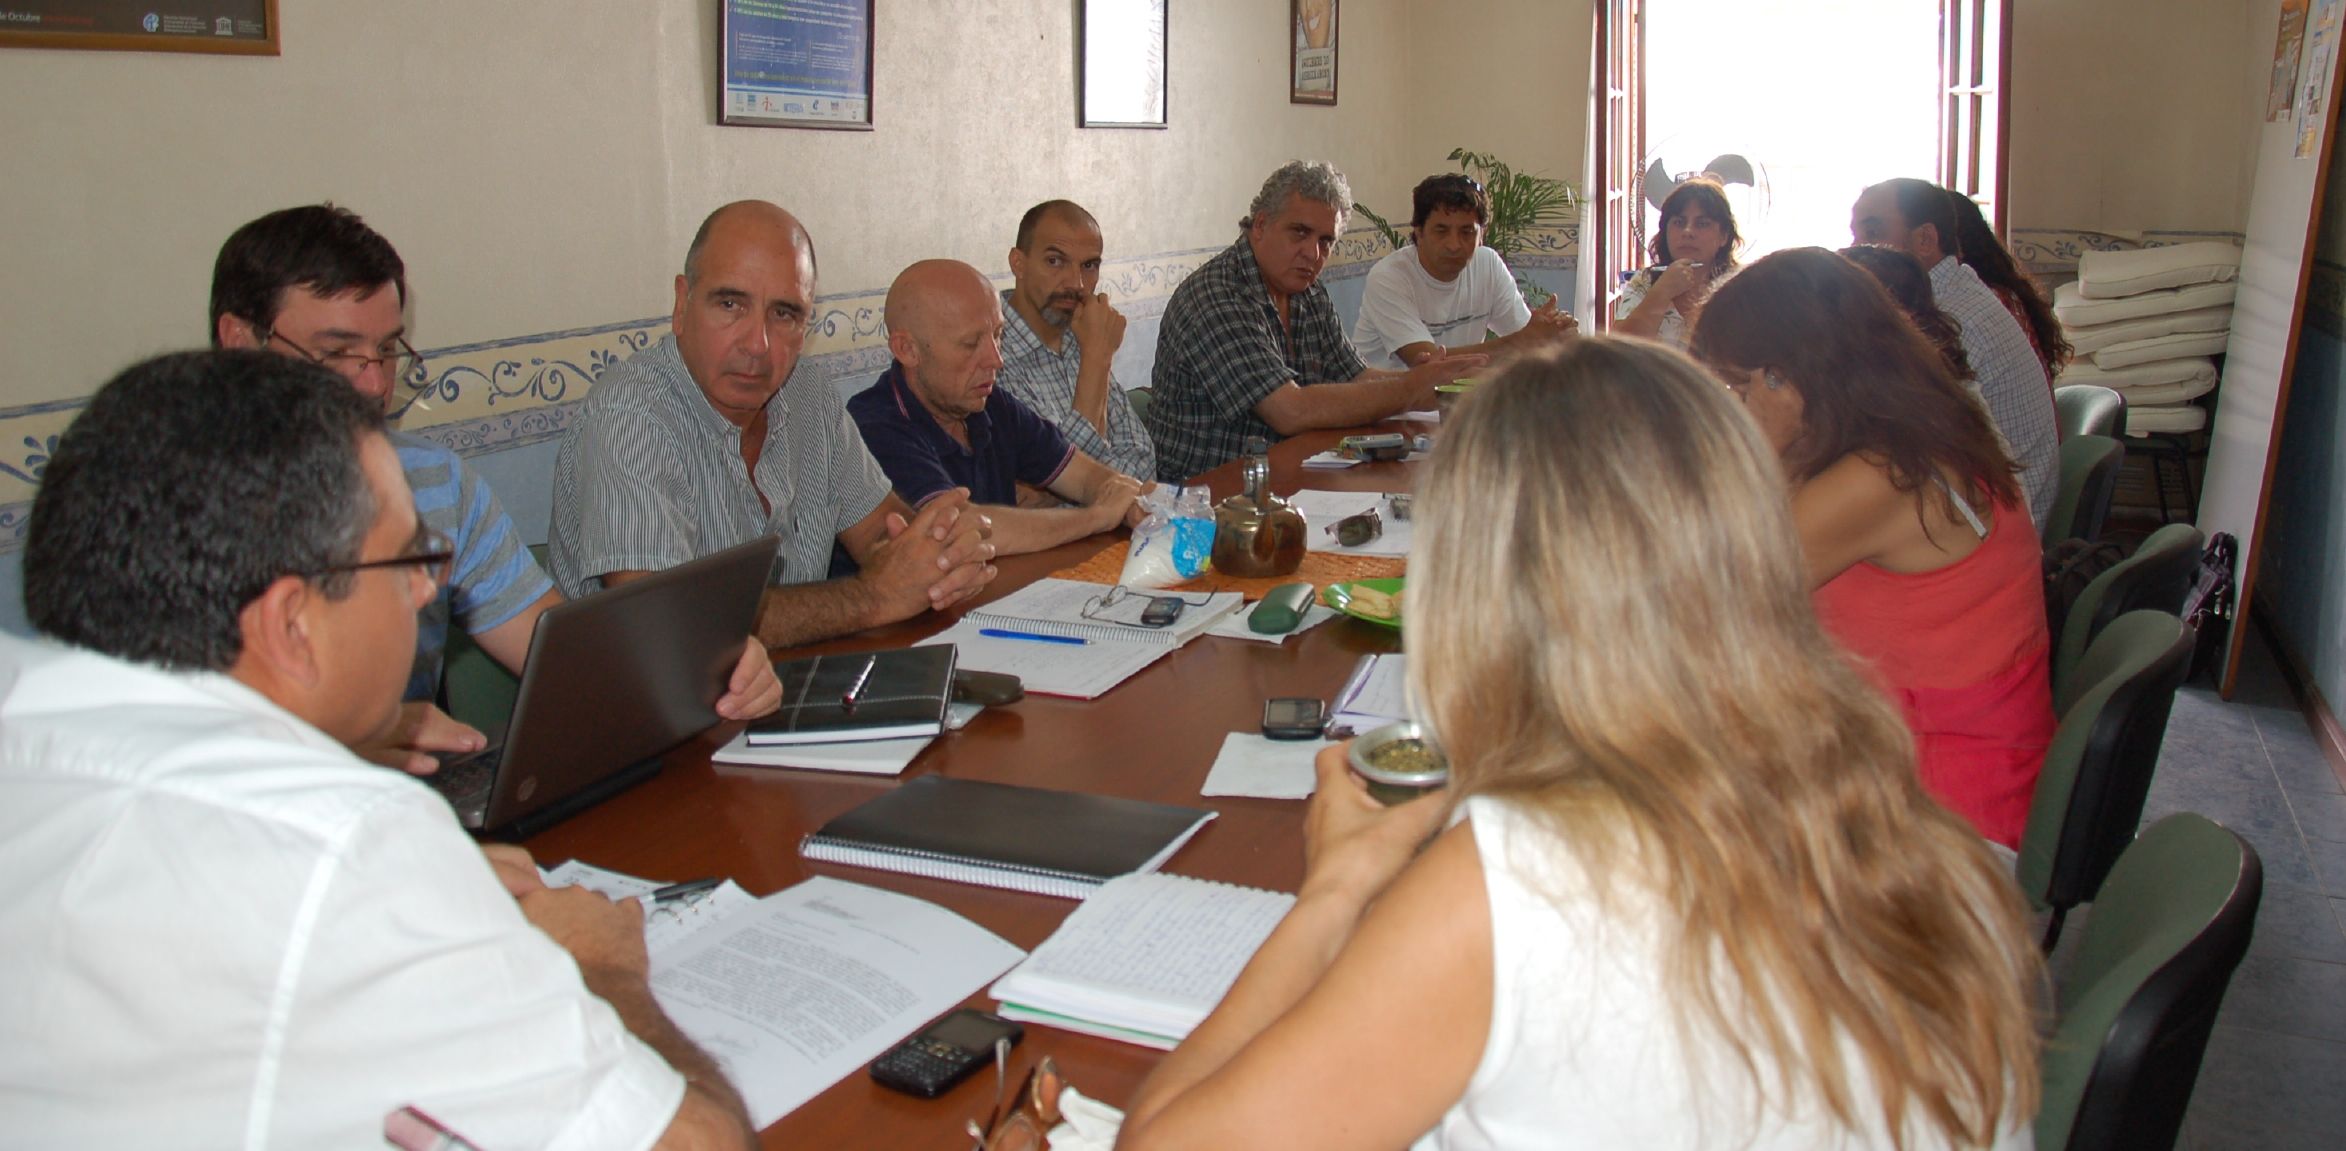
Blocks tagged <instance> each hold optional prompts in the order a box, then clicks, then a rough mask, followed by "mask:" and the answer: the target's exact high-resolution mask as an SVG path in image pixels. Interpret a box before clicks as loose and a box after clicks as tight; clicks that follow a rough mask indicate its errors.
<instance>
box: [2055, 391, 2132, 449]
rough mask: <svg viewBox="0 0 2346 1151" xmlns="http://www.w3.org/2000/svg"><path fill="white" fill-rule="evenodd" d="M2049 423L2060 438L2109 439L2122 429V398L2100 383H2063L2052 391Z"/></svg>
mask: <svg viewBox="0 0 2346 1151" xmlns="http://www.w3.org/2000/svg"><path fill="white" fill-rule="evenodd" d="M2053 423H2054V426H2056V427H2058V428H2060V429H2061V438H2062V439H2064V440H2066V439H2069V438H2071V437H2073V436H2109V437H2112V438H2116V437H2117V435H2118V433H2120V432H2123V431H2125V430H2126V397H2125V396H2123V395H2120V394H2119V393H2118V390H2117V389H2115V388H2105V387H2103V386H2101V385H2100V384H2063V385H2061V386H2060V387H2057V388H2054V389H2053Z"/></svg>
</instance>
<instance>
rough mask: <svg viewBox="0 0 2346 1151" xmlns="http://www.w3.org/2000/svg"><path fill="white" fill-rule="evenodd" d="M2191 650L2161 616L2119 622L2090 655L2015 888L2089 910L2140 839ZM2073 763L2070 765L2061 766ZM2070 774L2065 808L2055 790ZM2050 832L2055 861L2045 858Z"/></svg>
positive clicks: (2061, 703)
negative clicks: (2137, 833)
mask: <svg viewBox="0 0 2346 1151" xmlns="http://www.w3.org/2000/svg"><path fill="white" fill-rule="evenodd" d="M2191 641H2192V634H2191V629H2189V628H2187V627H2185V626H2183V621H2181V620H2179V619H2176V618H2175V617H2174V616H2171V615H2168V614H2166V613H2164V612H2154V611H2142V612H2134V613H2131V614H2129V615H2126V616H2122V617H2120V618H2119V619H2118V620H2117V621H2116V622H2114V623H2112V624H2111V625H2110V626H2109V628H2107V629H2106V630H2104V631H2103V632H2102V635H2101V637H2100V638H2098V639H2096V640H2095V641H2094V644H2093V646H2092V647H2090V648H2088V649H2087V650H2086V655H2085V658H2084V659H2083V660H2082V661H2080V662H2079V664H2078V666H2077V670H2076V672H2075V673H2074V674H2073V675H2072V676H2071V678H2072V679H2073V680H2074V681H2075V682H2074V684H2073V685H2071V686H2072V687H2073V689H2074V690H2071V691H2065V692H2060V693H2056V696H2055V699H2054V701H2053V703H2054V706H2055V708H2056V709H2057V710H2059V712H2060V713H2061V721H2062V723H2061V728H2062V730H2061V731H2060V732H2059V733H2058V734H2056V735H2055V737H2054V740H2053V748H2052V750H2051V751H2049V752H2048V753H2047V755H2046V763H2045V775H2044V777H2042V778H2040V779H2039V780H2038V784H2037V794H2038V800H2037V804H2038V806H2032V807H2031V808H2030V810H2029V827H2028V831H2027V833H2026V834H2025V835H2024V836H2023V838H2022V840H2021V845H2020V851H2021V860H2020V862H2019V865H2018V878H2019V879H2020V883H2021V886H2022V888H2023V889H2025V890H2028V891H2029V893H2030V895H2031V897H2032V898H2035V899H2040V900H2041V901H2042V902H2043V903H2044V904H2045V905H2047V906H2050V907H2053V908H2056V909H2064V910H2065V909H2067V908H2071V907H2075V906H2076V905H2078V904H2080V903H2084V902H2088V901H2090V900H2092V899H2093V898H2094V893H2095V892H2097V891H2100V890H2101V886H2102V880H2103V879H2104V878H2105V877H2107V876H2108V875H2109V873H2110V868H2111V866H2112V865H2113V864H2115V863H2116V862H2117V860H2118V856H2119V853H2121V852H2123V851H2124V850H2125V849H2126V845H2127V844H2128V843H2129V842H2131V841H2132V840H2133V839H2134V829H2135V827H2136V826H2137V825H2138V824H2140V823H2141V822H2142V806H2143V801H2144V800H2145V799H2146V798H2148V797H2149V795H2150V784H2151V776H2152V774H2153V773H2154V772H2155V771H2156V770H2157V768H2158V763H2159V749H2160V748H2161V747H2162V746H2163V745H2164V744H2165V742H2166V737H2167V717H2168V713H2169V712H2170V711H2171V710H2172V709H2173V708H2174V705H2175V689H2176V688H2177V687H2180V686H2182V683H2183V676H2184V673H2185V672H2186V671H2188V670H2189V668H2190V656H2191ZM2080 724H2083V725H2085V726H2084V731H2083V735H2082V739H2083V743H2082V745H2080V744H2079V743H2078V740H2079V738H2080V735H2079V732H2078V731H2077V728H2078V725H2080ZM2072 749H2075V750H2074V751H2073V750H2072ZM2071 755H2074V761H2073V762H2069V763H2063V762H2060V757H2066V756H2071ZM2063 771H2066V772H2067V773H2068V776H2069V778H2068V779H2067V781H2066V782H2067V785H2068V795H2067V797H2066V799H2065V800H2064V799H2063V798H2062V797H2061V796H2059V795H2058V794H2057V793H2056V791H2055V789H2054V786H2053V785H2055V784H2057V783H2059V782H2061V781H2060V779H2059V777H2058V775H2057V774H2056V773H2058V772H2063ZM2039 807H2042V808H2043V810H2041V811H2040V810H2039ZM2049 818H2057V819H2058V825H2057V829H2048V828H2046V827H2045V826H2044V821H2045V820H2046V819H2049ZM2048 830H2051V831H2052V835H2051V837H2050V842H2051V847H2050V855H2049V858H2048V857H2044V856H2042V855H2040V853H2042V852H2044V851H2045V850H2046V849H2045V846H2044V844H2045V842H2046V836H2045V832H2046V831H2048Z"/></svg>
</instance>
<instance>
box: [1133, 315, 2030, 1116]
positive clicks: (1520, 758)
mask: <svg viewBox="0 0 2346 1151" xmlns="http://www.w3.org/2000/svg"><path fill="white" fill-rule="evenodd" d="M1454 414H1455V419H1454V420H1453V421H1446V423H1445V428H1444V432H1443V438H1442V443H1441V446H1440V448H1439V449H1437V451H1436V453H1435V457H1434V459H1433V461H1432V463H1431V464H1430V465H1429V466H1428V470H1427V475H1426V476H1425V479H1424V481H1423V482H1422V484H1421V485H1420V487H1419V492H1420V496H1419V507H1420V509H1421V510H1420V512H1419V515H1420V516H1421V517H1422V518H1421V520H1420V522H1419V525H1418V529H1417V530H1418V531H1419V532H1420V533H1422V535H1421V537H1420V541H1419V542H1420V545H1421V546H1420V547H1419V548H1418V549H1417V553H1416V554H1417V556H1418V559H1417V560H1415V561H1414V562H1413V564H1412V571H1411V573H1410V589H1409V600H1410V633H1409V645H1410V678H1411V689H1412V691H1413V692H1414V694H1415V698H1416V700H1417V701H1418V703H1419V705H1420V707H1421V709H1422V712H1423V718H1424V720H1425V721H1426V722H1427V723H1429V724H1430V725H1431V726H1432V729H1433V731H1434V732H1435V733H1436V735H1437V737H1438V738H1439V739H1440V741H1441V743H1442V745H1443V746H1444V748H1445V749H1446V750H1447V751H1448V753H1449V756H1450V760H1451V763H1452V772H1453V778H1452V788H1453V793H1452V794H1450V795H1447V796H1439V797H1433V798H1428V799H1421V800H1419V801H1417V802H1415V803H1412V804H1408V805H1405V806H1402V807H1397V808H1390V809H1387V808H1381V807H1379V806H1378V805H1377V804H1376V803H1375V802H1374V801H1373V800H1371V799H1370V798H1369V797H1368V795H1367V793H1366V791H1365V790H1364V789H1363V788H1362V787H1361V785H1360V784H1359V783H1358V781H1357V780H1355V779H1354V778H1353V777H1352V776H1350V775H1349V774H1348V773H1347V772H1346V771H1345V770H1344V767H1343V754H1342V751H1341V750H1340V749H1332V750H1330V751H1328V752H1326V753H1324V754H1322V755H1321V757H1320V762H1319V782H1320V789H1319V794H1318V795H1316V796H1315V797H1314V798H1313V800H1312V804H1311V808H1310V811H1309V816H1308V819H1307V823H1306V857H1307V858H1306V868H1305V877H1304V882H1303V886H1302V890H1301V892H1300V893H1299V895H1298V896H1297V899H1296V903H1295V907H1294V909H1293V910H1292V911H1291V912H1290V913H1289V914H1288V916H1287V918H1286V919H1285V920H1284V921H1283V922H1282V923H1281V924H1280V925H1279V927H1278V929H1277V930H1276V931H1274V932H1273V933H1272V935H1271V937H1270V939H1269V940H1268V941H1266V942H1265V944H1264V945H1263V947H1262V949H1261V951H1259V952H1258V953H1257V954H1256V955H1255V957H1254V960H1253V962H1252V963H1251V964H1249V965H1248V967H1247V969H1246V971H1245V973H1244V974H1243V975H1242V976H1241V977H1240V978H1239V980H1238V983H1237V985H1236V986H1234V987H1233V988H1232V989H1231V992H1230V994H1229V996H1228V997H1226V998H1225V999H1224V1000H1223V1002H1222V1004H1221V1006H1220V1008H1219V1009H1218V1010H1216V1011H1215V1013H1214V1014H1213V1015H1212V1016H1211V1017H1210V1018H1208V1019H1207V1020H1206V1022H1205V1023H1204V1024H1203V1025H1202V1026H1201V1027H1199V1028H1198V1030H1197V1031H1196V1032H1195V1033H1194V1034H1192V1035H1191V1036H1190V1037H1189V1039H1188V1041H1187V1042H1185V1043H1183V1044H1182V1045H1181V1047H1180V1048H1179V1049H1178V1050H1176V1051H1175V1052H1174V1053H1173V1054H1172V1055H1170V1056H1168V1057H1167V1058H1166V1060H1165V1062H1164V1063H1163V1064H1162V1065H1161V1066H1160V1067H1159V1068H1158V1069H1157V1071H1156V1073H1155V1074H1154V1075H1153V1076H1151V1077H1150V1079H1149V1080H1148V1082H1147V1083H1145V1084H1144V1085H1143V1086H1142V1088H1141V1090H1140V1092H1139V1094H1138V1096H1137V1097H1136V1098H1135V1099H1134V1100H1133V1104H1132V1109H1131V1112H1130V1115H1129V1117H1128V1118H1127V1120H1126V1123H1125V1126H1124V1131H1123V1137H1122V1140H1121V1141H1120V1143H1119V1146H1120V1147H1126V1148H1158V1147H1214V1148H1222V1147H1280V1148H1295V1147H1361V1148H1372V1147H1373V1148H1391V1147H1397V1146H1401V1145H1404V1144H1407V1143H1408V1142H1409V1141H1411V1140H1412V1139H1421V1137H1422V1139H1421V1144H1420V1145H1421V1146H1429V1147H1446V1148H1481V1147H1541V1148H1551V1147H1619V1148H1640V1149H1643V1148H1669V1147H1696V1146H1701V1147H1736V1148H1754V1149H1760V1151H1766V1149H1775V1148H1803V1149H1807V1148H1818V1147H1853V1148H1873V1147H1884V1148H1889V1147H1895V1148H1954V1147H1964V1148H1977V1147H1994V1148H2007V1149H2008V1148H2024V1147H2027V1146H2029V1135H2028V1129H2027V1122H2028V1120H2029V1118H2030V1116H2031V1115H2032V1114H2033V1113H2034V1111H2035V1108H2036V1077H2037V1069H2036V1038H2035V1031H2034V1028H2033V1024H2032V1016H2031V1012H2030V1008H2029V1002H2030V999H2029V997H2030V995H2031V994H2032V992H2033V989H2034V987H2035V986H2036V984H2037V981H2038V979H2039V969H2038V965H2037V958H2036V950H2035V948H2034V947H2033V946H2032V945H2031V944H2030V942H2029V940H2028V938H2027V935H2026V931H2025V928H2024V925H2023V921H2022V912H2021V908H2020V905H2019V901H2018V897H2017V895H2016V894H2015V892H2014V890H2013V888H2012V885H2011V881H2010V879H2009V878H2008V877H2007V876H2006V875H2005V874H2004V873H2003V872H2002V871H2001V869H2000V868H1999V867H1998V865H1997V863H1996V862H1995V860H1994V859H1993V858H1992V857H1991V856H1990V854H1989V853H1988V850H1987V848H1986V846H1985V845H1984V844H1983V843H1982V842H1981V841H1980V839H1979V838H1978V837H1977V836H1976V835H1974V834H1973V833H1972V832H1971V830H1970V829H1969V828H1968V827H1966V826H1964V824H1963V823H1962V821H1961V820H1959V819H1957V818H1955V817H1954V816H1952V815H1950V814H1948V813H1947V812H1946V811H1945V810H1943V809H1942V808H1940V807H1939V806H1938V805H1937V804H1935V803H1933V802H1931V801H1930V799H1929V798H1928V797H1926V796H1925V795H1924V794H1923V792H1922V790H1921V788H1920V787H1918V786H1917V784H1916V782H1915V773H1914V747H1913V742H1912V740H1911V738H1910V737H1909V736H1908V735H1907V733H1906V729H1905V726H1904V724H1902V723H1901V722H1900V720H1899V715H1898V712H1897V711H1896V710H1895V709H1894V708H1892V707H1891V706H1890V704H1889V702H1888V701H1887V700H1885V699H1883V698H1882V697H1881V696H1880V695H1879V694H1877V693H1876V692H1874V691H1873V690H1871V689H1870V688H1868V687H1867V686H1866V684H1865V682H1864V681H1863V680H1862V679H1861V678H1860V677H1859V676H1858V675H1857V673H1856V672H1854V671H1853V670H1852V669H1851V668H1850V667H1849V666H1848V665H1847V664H1846V663H1845V662H1844V661H1843V659H1842V657H1840V656H1839V655H1838V654H1836V652H1835V650H1834V648H1833V646H1832V644H1831V643H1830V641H1828V640H1827V639H1826V638H1825V636H1824V634H1823V633H1822V632H1821V631H1820V630H1819V629H1818V627H1817V623H1816V620H1815V618H1814V616H1813V615H1812V614H1811V612H1810V610H1809V605H1808V581H1807V577H1806V574H1805V572H1804V570H1803V568H1802V566H1801V559H1800V554H1799V551H1798V549H1797V547H1796V546H1795V542H1794V541H1795V539H1796V537H1795V536H1794V534H1793V531H1792V526H1791V521H1790V518H1789V515H1788V512H1787V509H1786V503H1785V498H1784V495H1783V490H1784V485H1783V480H1782V477H1781V474H1780V473H1779V472H1778V471H1777V468H1776V464H1775V460H1774V454H1773V453H1772V452H1771V451H1770V450H1769V448H1768V445H1767V444H1766V442H1765V441H1763V440H1762V439H1761V438H1760V436H1759V434H1758V432H1757V430H1756V429H1755V428H1754V427H1753V425H1752V423H1751V421H1750V420H1749V419H1748V418H1746V417H1745V415H1744V414H1743V413H1742V412H1740V411H1737V410H1736V405H1735V401H1734V399H1733V397H1732V396H1731V395H1729V393H1728V392H1727V391H1726V389H1724V388H1722V387H1720V386H1719V384H1718V383H1717V382H1716V381H1715V380H1713V379H1711V378H1710V377H1709V376H1707V375H1705V374H1704V373H1703V372H1702V371H1701V370H1700V369H1698V368H1696V367H1695V366H1694V365H1693V364H1692V363H1691V362H1689V361H1687V360H1686V359H1684V358H1683V357H1682V356H1680V355H1678V354H1677V353H1675V352H1671V351H1668V350H1666V349H1664V348H1661V347H1658V346H1654V345H1650V344H1643V343H1639V342H1636V341H1626V340H1613V339H1607V338H1603V337H1590V338H1585V339H1582V340H1579V341H1575V342H1574V343H1572V344H1570V345H1567V346H1566V347H1565V348H1564V349H1563V350H1561V352H1560V353H1559V354H1557V355H1554V356H1551V357H1546V358H1541V359H1535V360H1531V361H1528V362H1524V363H1519V364H1518V365H1516V366H1515V367H1513V368H1511V369H1509V370H1508V371H1507V372H1506V373H1505V374H1503V375H1502V376H1501V377H1499V378H1498V379H1496V380H1494V381H1493V382H1491V383H1489V384H1487V385H1486V386H1485V387H1484V388H1482V389H1481V390H1480V391H1478V392H1477V393H1476V395H1475V396H1474V398H1473V399H1472V400H1470V401H1469V402H1467V403H1466V404H1463V405H1461V406H1460V407H1459V408H1458V409H1457V410H1456V412H1455V413H1454ZM1589 429H1601V430H1602V436H1603V439H1604V443H1603V449H1602V450H1593V448H1592V449H1591V450H1578V451H1573V450H1567V451H1558V450H1556V444H1558V443H1559V442H1564V441H1567V440H1570V439H1572V438H1573V437H1574V436H1575V435H1576V434H1577V435H1581V436H1586V435H1587V433H1588V430H1589ZM1445 815H1451V816H1453V817H1454V818H1453V819H1452V820H1451V821H1450V824H1449V827H1448V829H1447V830H1445V831H1441V832H1440V833H1439V834H1438V835H1435V836H1434V838H1433V842H1432V843H1431V845H1430V846H1427V847H1425V849H1424V850H1423V851H1422V852H1420V851H1418V848H1419V845H1420V844H1421V843H1422V842H1423V841H1424V840H1425V838H1426V836H1427V835H1429V834H1431V833H1433V832H1434V830H1435V829H1436V828H1437V827H1440V826H1441V825H1442V824H1443V823H1444V821H1445V820H1444V817H1445Z"/></svg>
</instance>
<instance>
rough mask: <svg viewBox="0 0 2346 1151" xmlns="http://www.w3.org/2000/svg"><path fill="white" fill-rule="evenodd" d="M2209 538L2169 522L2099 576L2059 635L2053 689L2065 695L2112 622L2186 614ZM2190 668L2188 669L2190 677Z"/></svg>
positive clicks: (2082, 594) (2055, 640) (2081, 596)
mask: <svg viewBox="0 0 2346 1151" xmlns="http://www.w3.org/2000/svg"><path fill="white" fill-rule="evenodd" d="M2203 539H2204V537H2202V536H2201V535H2200V534H2199V529H2198V528H2195V527H2193V526H2191V525H2190V524H2168V525H2167V526H2166V527H2163V528H2160V529H2159V530H2157V531H2155V532H2152V533H2151V534H2150V538H2149V539H2146V540H2144V541H2142V545H2141V546H2140V547H2137V548H2135V549H2134V554H2133V555H2130V556H2128V557H2126V558H2125V559H2123V560H2120V561H2118V562H2117V563H2116V564H2113V565H2112V566H2111V567H2110V569H2109V570H2108V571H2105V572H2103V573H2102V574H2100V575H2098V576H2095V577H2094V578H2093V582H2091V583H2088V584H2086V585H2085V587H2084V589H2083V590H2081V591H2079V592H2078V593H2077V599H2076V600H2074V601H2073V602H2071V603H2070V605H2069V614H2068V616H2067V619H2066V621H2065V622H2064V623H2063V625H2062V627H2061V634H2059V635H2057V636H2054V637H2053V690H2054V691H2055V692H2058V691H2060V689H2061V685H2062V683H2063V682H2065V681H2066V680H2067V679H2068V678H2069V673H2070V670H2071V669H2073V668H2075V667H2076V666H2077V661H2078V660H2080V659H2083V658H2085V649H2086V646H2087V645H2089V644H2091V643H2092V642H2093V641H2094V637H2095V636H2098V635H2100V634H2101V633H2102V629H2103V628H2106V627H2108V626H2110V621H2111V620H2114V619H2117V618H2118V617H2119V616H2122V615H2125V614H2126V613H2127V612H2130V611H2140V610H2143V609H2145V608H2147V609H2150V610H2152V611H2163V612H2166V613H2167V614H2169V615H2175V616H2180V615H2182V614H2183V597H2185V596H2186V595H2189V594H2190V593H2191V581H2192V580H2193V579H2194V578H2195V577H2196V576H2197V575H2198V574H2199V554H2200V546H2201V543H2202V541H2203ZM2188 671H2189V669H2186V674H2188Z"/></svg>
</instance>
